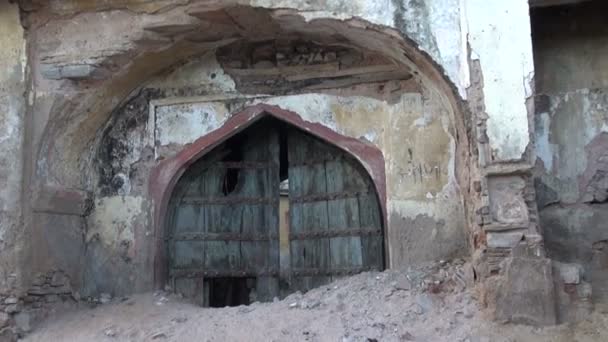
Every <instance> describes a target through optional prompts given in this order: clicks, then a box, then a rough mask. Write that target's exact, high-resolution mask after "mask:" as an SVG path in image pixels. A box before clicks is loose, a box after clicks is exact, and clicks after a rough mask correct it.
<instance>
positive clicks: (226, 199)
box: [180, 196, 279, 205]
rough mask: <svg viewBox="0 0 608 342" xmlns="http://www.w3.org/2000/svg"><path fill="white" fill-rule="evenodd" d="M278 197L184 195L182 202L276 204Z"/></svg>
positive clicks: (200, 203)
mask: <svg viewBox="0 0 608 342" xmlns="http://www.w3.org/2000/svg"><path fill="white" fill-rule="evenodd" d="M278 201H279V199H278V198H265V197H193V196H186V197H183V198H182V200H181V202H180V204H198V205H203V204H276V203H278Z"/></svg>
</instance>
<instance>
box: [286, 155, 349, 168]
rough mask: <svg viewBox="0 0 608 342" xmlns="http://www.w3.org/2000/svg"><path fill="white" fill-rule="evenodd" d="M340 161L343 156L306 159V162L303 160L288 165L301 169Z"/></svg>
mask: <svg viewBox="0 0 608 342" xmlns="http://www.w3.org/2000/svg"><path fill="white" fill-rule="evenodd" d="M342 159H344V157H343V156H337V157H329V158H319V159H308V160H303V161H297V162H290V163H289V167H301V166H313V165H320V164H325V163H327V162H333V161H339V160H342Z"/></svg>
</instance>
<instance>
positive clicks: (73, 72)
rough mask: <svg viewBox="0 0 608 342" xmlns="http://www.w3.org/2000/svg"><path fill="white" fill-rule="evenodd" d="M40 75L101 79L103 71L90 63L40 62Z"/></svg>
mask: <svg viewBox="0 0 608 342" xmlns="http://www.w3.org/2000/svg"><path fill="white" fill-rule="evenodd" d="M41 72H42V75H43V76H44V77H45V78H46V79H49V80H61V79H70V80H83V79H102V78H104V77H103V74H104V72H103V71H102V69H101V68H99V67H98V66H95V65H91V64H67V65H57V64H42V67H41Z"/></svg>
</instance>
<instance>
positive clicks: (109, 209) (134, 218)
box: [86, 196, 146, 248]
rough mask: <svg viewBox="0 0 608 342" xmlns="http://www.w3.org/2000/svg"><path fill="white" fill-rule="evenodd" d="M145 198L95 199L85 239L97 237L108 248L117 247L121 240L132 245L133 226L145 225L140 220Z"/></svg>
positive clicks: (114, 197)
mask: <svg viewBox="0 0 608 342" xmlns="http://www.w3.org/2000/svg"><path fill="white" fill-rule="evenodd" d="M145 205H146V199H145V198H144V197H139V196H112V197H102V198H98V199H97V200H96V201H95V209H94V210H93V212H92V213H91V218H90V224H89V230H88V231H87V237H86V241H87V242H89V241H91V240H92V239H94V238H98V239H99V240H100V241H101V242H102V243H103V244H104V245H105V246H107V247H109V248H118V247H119V245H120V244H121V242H123V241H127V242H129V243H130V245H131V246H132V245H133V241H134V239H135V232H134V226H135V225H136V224H138V225H140V226H144V227H145V226H146V222H141V219H142V216H143V217H145V215H143V214H144V213H145Z"/></svg>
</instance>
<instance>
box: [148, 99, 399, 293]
mask: <svg viewBox="0 0 608 342" xmlns="http://www.w3.org/2000/svg"><path fill="white" fill-rule="evenodd" d="M267 115H268V116H272V117H274V118H276V119H279V120H281V121H284V122H286V123H288V124H291V125H293V126H295V127H298V128H300V129H302V130H305V131H306V132H308V133H310V134H311V135H313V136H316V137H318V138H320V139H322V140H324V141H326V142H327V143H329V144H332V145H334V146H336V147H338V148H340V149H342V150H344V151H345V152H347V153H349V154H350V155H352V156H354V157H355V158H357V160H359V162H360V163H361V164H362V165H363V167H364V168H365V170H366V171H367V172H368V174H369V176H370V178H371V179H372V182H373V183H374V186H375V188H376V192H377V194H378V198H379V202H380V207H381V211H382V217H383V227H384V229H386V227H387V220H386V217H387V209H386V175H385V169H384V157H383V155H382V151H380V149H378V148H377V147H376V146H373V145H372V144H370V143H365V142H363V141H361V140H358V139H355V138H352V137H347V136H344V135H341V134H339V133H337V132H335V131H333V130H331V129H330V128H328V127H325V126H323V125H321V124H319V123H313V122H310V121H305V120H304V119H302V117H301V116H300V115H298V114H297V113H294V112H292V111H288V110H284V109H281V108H280V107H278V106H272V105H267V104H258V105H254V106H250V107H247V108H246V109H244V110H242V111H240V112H238V113H236V114H233V115H232V116H231V117H230V118H229V119H228V120H227V121H226V122H225V123H224V124H223V125H222V126H221V127H220V128H218V129H216V130H214V131H212V132H210V133H209V134H207V135H205V136H203V137H201V138H199V139H197V140H196V141H194V142H193V143H191V144H189V145H187V146H185V147H184V148H183V149H182V150H181V151H180V152H178V153H177V154H176V155H175V156H173V157H171V158H168V159H165V160H163V161H161V162H160V163H158V165H157V166H155V167H154V168H153V169H152V172H151V175H150V181H149V182H150V183H149V192H150V198H151V199H152V201H153V206H154V212H153V215H154V220H153V222H154V223H153V224H154V240H155V243H154V251H152V253H153V254H152V255H154V283H155V285H156V286H157V287H159V288H160V287H162V286H163V285H164V281H165V279H166V272H167V270H166V255H165V248H164V223H165V216H166V212H167V206H168V203H169V199H170V197H171V194H172V192H173V188H174V187H175V184H177V181H178V180H179V179H180V177H181V176H182V174H183V173H184V171H185V170H186V169H187V168H188V166H190V165H191V164H192V163H194V162H195V161H197V160H198V159H199V158H201V157H202V156H203V155H205V154H206V153H208V152H209V151H211V150H212V149H213V148H215V147H216V146H218V145H219V144H221V143H222V142H224V141H226V140H227V139H228V138H230V137H232V136H233V135H235V134H237V133H238V132H240V131H242V130H243V129H245V128H247V127H248V126H249V125H251V124H252V123H253V122H255V121H257V120H258V119H260V118H262V117H264V116H267ZM384 236H385V246H386V236H387V235H386V231H385V234H384ZM385 264H387V265H388V248H385Z"/></svg>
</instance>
